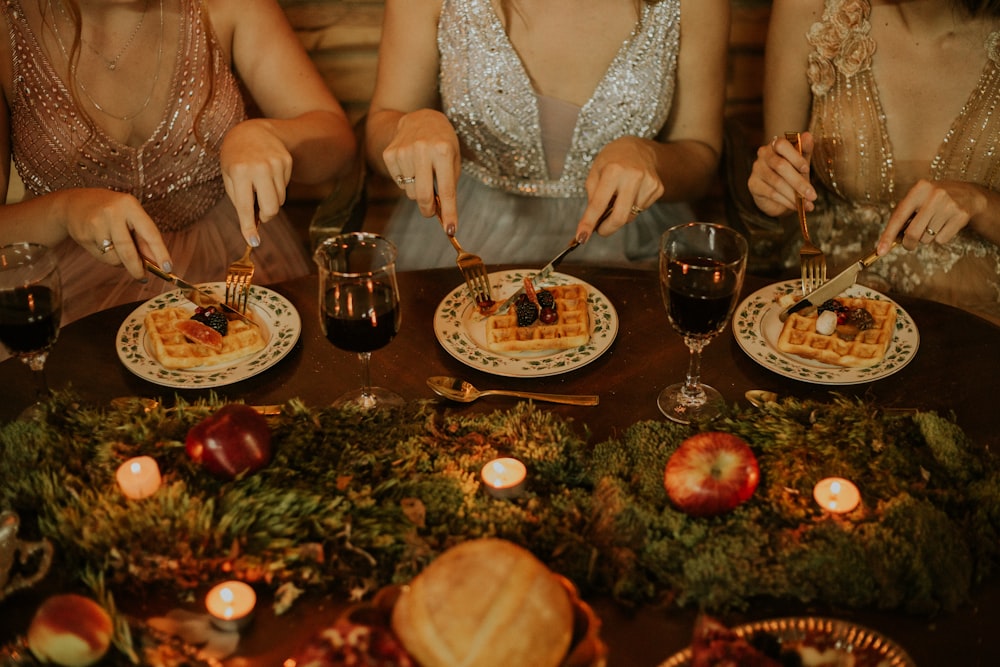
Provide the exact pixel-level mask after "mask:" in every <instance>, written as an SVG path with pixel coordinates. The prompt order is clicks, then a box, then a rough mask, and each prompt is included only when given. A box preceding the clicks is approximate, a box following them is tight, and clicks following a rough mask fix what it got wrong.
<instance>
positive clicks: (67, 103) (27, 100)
mask: <svg viewBox="0 0 1000 667" xmlns="http://www.w3.org/2000/svg"><path fill="white" fill-rule="evenodd" d="M180 7H181V10H180V17H179V30H178V36H177V40H178V41H177V45H176V54H177V55H176V56H174V57H170V56H167V57H165V58H164V61H165V62H167V63H170V62H172V63H173V67H172V73H171V79H170V95H169V96H168V98H167V99H169V100H170V103H169V104H168V108H166V109H164V110H163V113H162V117H161V118H162V120H161V121H160V123H159V125H158V126H157V128H156V130H155V131H154V132H153V134H152V135H151V136H150V137H149V138H148V139H147V140H146V141H145V142H144V143H142V145H140V146H138V147H133V146H128V145H125V144H122V143H120V142H119V141H116V140H114V139H112V138H111V137H109V136H107V135H106V134H105V133H103V132H102V131H101V130H100V128H98V127H96V126H95V125H94V124H93V123H92V122H90V121H89V119H88V117H87V116H86V115H85V112H84V111H82V110H81V109H80V107H79V106H78V105H77V103H76V101H75V100H74V98H73V95H72V94H71V92H70V89H69V87H68V84H67V83H66V82H65V81H63V80H62V79H61V78H60V76H59V75H58V74H57V71H56V69H55V68H54V66H53V64H52V62H51V61H50V60H49V58H48V54H47V53H46V50H45V49H43V48H42V47H41V45H40V41H39V39H38V36H37V35H35V34H34V32H33V31H32V29H31V26H30V24H29V23H28V21H27V20H26V18H25V16H24V13H23V11H22V10H21V2H20V0H2V1H0V11H3V13H4V15H5V18H6V20H7V24H8V26H9V27H10V36H9V39H10V43H11V52H12V54H13V57H12V60H13V77H14V93H13V96H12V99H11V100H9V101H8V102H9V105H10V115H11V135H12V154H13V158H14V163H15V165H16V166H17V169H18V172H19V174H20V176H21V178H22V180H23V181H24V184H25V188H26V189H27V190H28V191H29V192H30V193H32V194H33V195H41V194H45V193H48V192H54V191H57V190H62V189H66V188H82V187H100V188H109V189H113V190H116V191H120V192H128V193H131V194H133V195H135V196H136V197H137V198H138V199H139V201H140V202H141V203H142V205H143V207H144V208H145V209H146V211H147V212H148V213H149V215H150V216H151V217H152V218H153V220H155V221H156V223H157V225H158V226H159V227H160V229H163V230H179V229H184V228H186V227H188V226H189V225H191V224H193V223H194V222H196V221H197V220H198V219H199V218H201V217H202V216H203V215H205V213H207V212H208V210H209V209H211V208H212V207H213V206H214V205H215V204H217V203H218V201H219V199H220V198H221V197H223V196H224V194H225V192H224V189H223V184H222V177H221V172H220V167H219V157H218V151H219V146H220V145H221V143H222V138H223V137H224V136H225V133H226V132H227V131H228V130H229V129H230V128H231V127H232V126H233V125H235V124H236V123H238V122H240V121H241V120H243V119H244V118H245V117H246V111H245V106H244V102H243V98H242V96H241V93H240V90H239V87H238V84H237V82H236V79H235V77H234V76H233V74H232V72H231V71H230V69H229V66H228V64H227V62H226V58H225V57H224V54H223V53H222V51H221V49H220V47H219V45H218V44H217V42H216V41H215V38H214V36H211V35H210V34H209V33H208V32H207V31H206V27H205V25H204V23H203V21H202V17H201V3H200V2H198V0H181V2H180ZM167 40H168V41H167V43H168V44H169V43H170V42H171V41H172V40H170V39H169V37H168V38H167ZM166 53H167V54H171V53H173V51H171V50H167V51H166ZM206 99H208V102H207V105H206V102H205V100H206ZM196 126H197V129H196Z"/></svg>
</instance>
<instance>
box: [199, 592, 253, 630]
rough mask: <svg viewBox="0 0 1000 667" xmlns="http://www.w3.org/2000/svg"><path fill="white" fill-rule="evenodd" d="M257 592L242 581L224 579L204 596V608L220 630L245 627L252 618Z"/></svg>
mask: <svg viewBox="0 0 1000 667" xmlns="http://www.w3.org/2000/svg"><path fill="white" fill-rule="evenodd" d="M256 604H257V594H256V593H254V590H253V588H251V587H250V586H249V585H248V584H245V583H243V582H242V581H224V582H222V583H221V584H218V585H216V586H215V587H214V588H212V590H210V591H209V592H208V595H207V596H206V597H205V608H206V609H208V613H209V615H211V617H212V624H213V625H214V626H215V627H217V628H219V629H220V630H227V631H234V630H240V629H242V628H243V627H245V626H246V625H247V624H248V623H249V622H250V620H251V619H252V618H253V609H254V607H255V606H256Z"/></svg>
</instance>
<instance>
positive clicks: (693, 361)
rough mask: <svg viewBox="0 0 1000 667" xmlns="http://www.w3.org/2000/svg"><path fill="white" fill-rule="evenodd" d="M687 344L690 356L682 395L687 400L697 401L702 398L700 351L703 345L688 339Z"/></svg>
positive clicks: (700, 342)
mask: <svg viewBox="0 0 1000 667" xmlns="http://www.w3.org/2000/svg"><path fill="white" fill-rule="evenodd" d="M685 342H686V343H687V347H688V351H689V352H690V356H689V358H688V372H687V377H686V378H685V380H684V389H683V390H682V391H683V393H684V395H685V396H687V397H688V398H689V399H692V400H697V399H700V398H704V391H703V390H702V388H701V350H702V348H704V347H705V343H704V342H702V341H699V340H693V339H690V338H689V339H688V340H686V341H685Z"/></svg>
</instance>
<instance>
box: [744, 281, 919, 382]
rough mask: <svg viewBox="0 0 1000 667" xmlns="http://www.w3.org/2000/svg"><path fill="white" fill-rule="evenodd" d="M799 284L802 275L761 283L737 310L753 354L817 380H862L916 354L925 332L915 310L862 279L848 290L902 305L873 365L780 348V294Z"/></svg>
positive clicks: (784, 371) (779, 369)
mask: <svg viewBox="0 0 1000 667" xmlns="http://www.w3.org/2000/svg"><path fill="white" fill-rule="evenodd" d="M798 284H799V281H797V280H788V281H785V282H779V283H775V284H773V285H768V286H767V287H764V288H762V289H759V290H757V291H756V292H754V293H753V294H751V295H750V296H749V297H747V298H746V300H744V301H743V303H741V304H740V306H739V308H737V309H736V313H735V314H734V315H733V334H734V335H735V336H736V342H738V343H739V344H740V347H741V348H743V351H744V352H746V353H747V355H748V356H749V357H750V358H751V359H753V360H754V361H756V362H757V363H758V364H760V365H761V366H763V367H764V368H768V369H770V370H772V371H774V372H775V373H778V374H779V375H784V376H785V377H790V378H792V379H794V380H802V381H803V382H812V383H814V384H831V385H834V384H835V385H847V384H860V383H863V382H872V381H873V380H880V379H882V378H884V377H887V376H889V375H892V374H893V373H895V372H897V371H898V370H900V369H901V368H903V366H905V365H906V364H908V363H910V361H912V360H913V357H915V356H916V354H917V348H918V347H919V345H920V335H919V334H918V333H917V327H916V326H915V325H914V324H913V320H912V319H911V318H910V316H909V314H908V313H907V312H906V311H905V310H903V309H902V308H901V307H900V306H899V305H898V304H896V303H895V302H893V301H892V299H889V298H888V297H887V296H884V295H883V294H881V293H879V292H876V291H875V290H873V289H869V288H867V287H864V286H862V285H852V286H851V287H850V288H849V289H848V290H847V291H846V292H845V294H847V295H848V296H853V297H862V298H866V299H877V300H886V301H890V302H892V303H893V304H894V305H895V306H896V334H895V336H894V337H893V341H892V343H891V344H890V345H889V349H888V350H886V353H885V357H883V359H882V360H881V361H880V362H878V363H877V364H875V365H874V366H869V367H867V368H842V367H839V366H832V365H830V364H824V363H822V362H819V361H812V360H810V359H803V358H800V357H796V356H793V355H790V354H786V353H784V352H780V351H779V350H778V348H777V341H778V337H779V335H780V334H781V326H782V325H781V320H779V319H778V315H779V313H780V312H781V306H780V305H778V301H777V299H778V298H779V297H781V296H783V295H785V294H791V293H792V292H794V291H795V289H796V287H797V286H798Z"/></svg>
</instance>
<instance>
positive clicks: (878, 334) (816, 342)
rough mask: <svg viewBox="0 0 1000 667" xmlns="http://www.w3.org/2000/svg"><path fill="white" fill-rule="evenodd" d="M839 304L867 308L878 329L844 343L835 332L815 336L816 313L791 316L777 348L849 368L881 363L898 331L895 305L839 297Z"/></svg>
mask: <svg viewBox="0 0 1000 667" xmlns="http://www.w3.org/2000/svg"><path fill="white" fill-rule="evenodd" d="M837 301H839V302H841V303H842V304H844V305H845V306H847V307H848V308H864V309H865V310H867V311H868V312H869V313H871V315H872V317H873V318H874V319H875V326H874V327H873V328H871V329H866V330H865V331H861V332H859V333H858V335H857V336H856V337H855V338H854V340H845V339H844V338H842V337H841V335H840V334H839V333H838V332H836V331H835V332H834V333H833V334H831V335H829V336H825V335H823V334H819V333H816V319H817V317H818V313H817V311H816V310H813V312H812V314H811V315H805V316H803V315H801V314H799V313H792V314H791V315H789V316H788V319H787V320H785V323H784V326H782V328H781V335H780V336H779V337H778V344H777V347H778V349H779V350H781V351H782V352H787V353H789V354H794V355H796V356H798V357H804V358H806V359H814V360H816V361H820V362H823V363H825V364H830V365H832V366H844V367H847V368H864V367H866V366H873V365H875V364H877V363H878V362H879V361H881V360H882V358H883V357H884V356H885V352H886V350H887V349H889V343H891V342H892V337H893V332H894V331H895V328H896V306H895V305H894V304H893V303H891V302H889V301H879V300H875V299H863V298H853V297H840V298H838V299H837Z"/></svg>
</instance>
